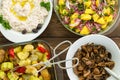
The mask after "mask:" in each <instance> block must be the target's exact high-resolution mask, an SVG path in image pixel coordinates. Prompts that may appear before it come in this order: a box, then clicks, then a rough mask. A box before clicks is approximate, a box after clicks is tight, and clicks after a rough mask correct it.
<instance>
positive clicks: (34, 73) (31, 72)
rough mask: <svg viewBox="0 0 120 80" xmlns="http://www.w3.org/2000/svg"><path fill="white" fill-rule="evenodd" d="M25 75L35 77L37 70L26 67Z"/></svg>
mask: <svg viewBox="0 0 120 80" xmlns="http://www.w3.org/2000/svg"><path fill="white" fill-rule="evenodd" d="M25 73H29V74H33V75H35V76H37V75H38V74H37V69H36V68H35V67H33V66H26V71H25Z"/></svg>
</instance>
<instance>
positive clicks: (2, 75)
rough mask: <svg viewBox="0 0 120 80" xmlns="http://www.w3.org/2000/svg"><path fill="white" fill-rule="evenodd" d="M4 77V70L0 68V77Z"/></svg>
mask: <svg viewBox="0 0 120 80" xmlns="http://www.w3.org/2000/svg"><path fill="white" fill-rule="evenodd" d="M5 77H6V74H5V72H4V71H2V70H0V79H4V78H5Z"/></svg>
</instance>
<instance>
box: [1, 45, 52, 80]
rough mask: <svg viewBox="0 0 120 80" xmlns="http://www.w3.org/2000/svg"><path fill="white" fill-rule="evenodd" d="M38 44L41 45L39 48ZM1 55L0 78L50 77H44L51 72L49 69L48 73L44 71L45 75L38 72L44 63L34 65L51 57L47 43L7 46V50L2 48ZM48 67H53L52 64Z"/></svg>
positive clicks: (31, 78) (38, 79) (21, 79)
mask: <svg viewBox="0 0 120 80" xmlns="http://www.w3.org/2000/svg"><path fill="white" fill-rule="evenodd" d="M38 46H39V47H40V48H39V50H38ZM41 47H42V49H41ZM13 56H14V58H13ZM0 57H1V58H0V60H1V61H0V62H1V65H0V68H1V70H0V80H46V79H48V78H46V79H44V78H43V76H45V75H46V76H47V75H48V74H49V72H48V71H47V74H46V73H44V72H43V73H42V74H44V75H41V74H38V72H37V70H39V69H41V68H42V67H43V66H44V64H40V65H36V66H33V65H34V64H37V63H39V62H44V61H47V60H48V59H49V58H50V53H49V51H48V50H47V49H46V47H45V44H44V45H43V44H41V43H38V44H26V45H21V46H17V47H13V48H8V49H7V48H6V49H5V50H4V49H0ZM48 67H51V65H50V66H48ZM48 67H47V68H48ZM47 68H46V70H47ZM45 72H46V71H45ZM49 75H50V74H49Z"/></svg>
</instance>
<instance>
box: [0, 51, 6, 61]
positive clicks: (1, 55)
mask: <svg viewBox="0 0 120 80" xmlns="http://www.w3.org/2000/svg"><path fill="white" fill-rule="evenodd" d="M4 58H5V51H4V50H3V49H0V63H1V62H3V61H4Z"/></svg>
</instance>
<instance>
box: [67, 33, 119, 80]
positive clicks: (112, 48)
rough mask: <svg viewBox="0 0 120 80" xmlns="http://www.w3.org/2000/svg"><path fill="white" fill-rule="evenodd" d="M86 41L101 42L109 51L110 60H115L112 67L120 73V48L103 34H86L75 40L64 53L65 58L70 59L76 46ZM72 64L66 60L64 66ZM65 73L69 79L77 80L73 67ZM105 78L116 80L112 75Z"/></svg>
mask: <svg viewBox="0 0 120 80" xmlns="http://www.w3.org/2000/svg"><path fill="white" fill-rule="evenodd" d="M87 43H95V44H101V45H103V46H105V47H106V49H107V50H108V51H109V52H110V53H111V55H112V60H113V61H114V62H115V66H114V68H113V69H112V70H113V71H114V72H115V73H116V74H118V75H120V50H119V48H118V46H117V45H116V44H115V42H114V41H113V40H112V39H110V38H108V37H106V36H103V35H97V34H94V35H88V36H84V37H82V38H80V39H78V40H77V41H75V42H74V43H73V44H72V45H71V46H70V48H69V50H68V53H67V55H66V60H67V59H71V58H72V57H74V55H75V53H76V51H77V50H78V48H80V47H81V45H84V44H87ZM69 66H72V61H68V62H66V67H69ZM67 74H68V76H69V78H70V80H79V79H78V77H77V75H75V74H74V72H73V69H72V68H71V69H67ZM107 80H116V79H115V78H113V77H112V76H110V77H109V78H107Z"/></svg>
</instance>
